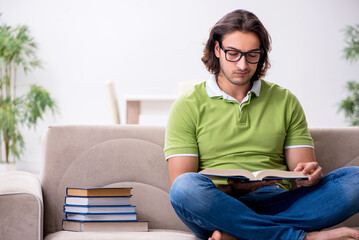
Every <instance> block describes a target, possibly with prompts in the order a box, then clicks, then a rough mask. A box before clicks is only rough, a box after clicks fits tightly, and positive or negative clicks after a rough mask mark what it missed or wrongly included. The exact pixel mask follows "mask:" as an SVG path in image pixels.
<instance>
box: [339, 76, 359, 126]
mask: <svg viewBox="0 0 359 240" xmlns="http://www.w3.org/2000/svg"><path fill="white" fill-rule="evenodd" d="M346 89H347V91H348V93H349V95H348V96H347V98H346V99H344V100H342V101H341V102H340V106H339V110H342V111H344V114H345V117H346V118H347V119H348V120H349V121H350V123H351V125H353V126H358V125H359V83H358V82H355V81H349V82H347V86H346Z"/></svg>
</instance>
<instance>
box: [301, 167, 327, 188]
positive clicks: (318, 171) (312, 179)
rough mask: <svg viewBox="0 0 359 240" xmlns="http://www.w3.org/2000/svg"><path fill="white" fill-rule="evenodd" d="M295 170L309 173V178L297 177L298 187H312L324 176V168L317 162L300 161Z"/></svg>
mask: <svg viewBox="0 0 359 240" xmlns="http://www.w3.org/2000/svg"><path fill="white" fill-rule="evenodd" d="M294 172H302V173H303V174H308V175H309V178H308V180H304V179H297V180H296V183H297V186H298V187H301V186H304V187H310V186H314V185H316V184H317V183H318V182H319V181H320V178H321V177H322V168H321V167H320V166H319V164H318V163H317V162H306V163H299V164H298V165H297V167H296V168H295V169H294Z"/></svg>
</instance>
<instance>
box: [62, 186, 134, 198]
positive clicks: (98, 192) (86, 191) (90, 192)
mask: <svg viewBox="0 0 359 240" xmlns="http://www.w3.org/2000/svg"><path fill="white" fill-rule="evenodd" d="M131 190H132V188H71V187H69V188H67V189H66V194H67V196H82V197H106V196H111V197H116V196H130V195H131Z"/></svg>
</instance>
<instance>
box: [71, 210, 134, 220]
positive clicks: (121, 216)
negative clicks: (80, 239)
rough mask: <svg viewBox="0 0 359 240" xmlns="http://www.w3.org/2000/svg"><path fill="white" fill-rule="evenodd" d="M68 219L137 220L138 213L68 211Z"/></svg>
mask: <svg viewBox="0 0 359 240" xmlns="http://www.w3.org/2000/svg"><path fill="white" fill-rule="evenodd" d="M65 217H66V220H73V221H83V222H87V221H137V213H135V212H134V213H66V214H65Z"/></svg>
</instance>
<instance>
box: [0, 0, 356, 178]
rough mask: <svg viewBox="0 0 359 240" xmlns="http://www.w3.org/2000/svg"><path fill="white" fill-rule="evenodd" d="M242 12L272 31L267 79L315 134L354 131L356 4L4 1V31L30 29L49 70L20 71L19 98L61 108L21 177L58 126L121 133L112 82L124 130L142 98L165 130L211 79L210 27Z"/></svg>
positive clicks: (35, 134)
mask: <svg viewBox="0 0 359 240" xmlns="http://www.w3.org/2000/svg"><path fill="white" fill-rule="evenodd" d="M239 8H242V9H246V10H249V11H252V12H253V13H255V14H256V15H257V16H258V17H259V18H260V19H261V21H262V22H263V24H264V26H265V27H266V28H267V30H268V31H269V33H270V35H271V37H272V52H271V53H270V59H271V64H272V67H271V69H270V70H269V72H268V73H267V76H266V77H265V80H267V81H270V82H274V83H277V84H278V85H280V86H283V87H285V88H288V89H290V90H291V91H292V92H293V93H294V94H295V95H296V96H297V97H298V99H299V100H300V102H301V103H302V106H303V108H304V111H305V113H306V116H307V120H308V124H309V127H345V126H348V125H350V123H348V121H347V120H346V119H345V117H344V113H343V112H338V109H339V103H340V101H341V100H342V99H344V98H345V97H346V94H347V92H346V89H345V86H346V82H347V81H351V80H359V67H358V66H359V64H358V63H355V62H353V63H350V62H348V61H346V60H345V59H344V53H343V49H344V47H345V32H344V29H345V28H346V27H347V26H349V25H355V24H359V1H357V0H290V1H281V0H226V1H219V0H196V1H192V0H182V1H168V0H167V1H166V0H121V1H119V0H62V1H58V0H0V12H1V13H2V16H1V20H2V22H6V23H7V24H9V25H18V24H20V25H27V26H28V27H29V31H30V32H31V35H32V36H33V38H34V40H35V42H36V43H37V44H38V50H37V56H38V58H39V59H40V60H41V61H42V62H43V67H42V68H41V69H36V70H34V71H32V72H30V73H28V74H25V73H24V71H19V72H18V76H17V78H18V80H17V84H18V90H19V91H20V92H21V91H25V90H26V88H28V85H29V84H31V83H36V84H39V85H41V86H43V87H44V88H45V89H47V90H48V91H49V92H50V93H51V96H52V97H53V98H54V99H56V101H57V105H58V107H59V114H58V115H56V116H53V115H51V114H46V115H45V117H44V119H43V120H42V121H40V122H39V124H38V125H37V127H36V129H28V128H27V127H22V128H21V131H22V132H23V134H24V141H25V143H26V149H25V151H24V154H22V156H21V158H20V161H18V166H17V168H18V169H19V170H26V171H32V172H38V171H40V165H41V164H40V158H41V156H40V155H41V154H40V145H41V144H40V143H41V137H42V134H43V133H44V132H45V130H46V128H47V127H48V126H49V125H54V124H113V120H112V117H111V114H112V112H111V107H110V103H109V99H108V92H107V90H106V82H107V81H108V80H111V81H112V83H113V86H114V88H113V92H114V94H115V95H116V97H117V100H118V105H119V112H120V118H121V123H126V117H127V111H126V109H127V105H126V101H129V100H131V99H132V100H136V99H140V98H142V99H145V100H146V99H147V103H143V105H142V106H141V108H142V110H141V114H140V117H139V124H150V125H151V124H153V125H165V122H166V117H167V114H168V111H169V108H170V106H171V101H173V100H174V99H175V98H176V96H178V94H179V93H180V92H181V86H182V85H181V84H182V83H183V82H200V81H206V80H207V79H208V78H209V73H208V72H207V70H206V69H205V67H204V65H203V64H202V62H201V57H202V53H203V47H204V43H205V42H206V40H207V38H208V34H209V31H210V28H211V27H212V26H213V25H214V24H215V23H216V22H217V21H218V20H219V19H220V18H221V17H222V16H224V15H225V14H226V13H228V12H230V11H233V10H235V9H239ZM156 102H157V105H156ZM155 105H156V106H155ZM145 115H147V118H146V116H145ZM156 115H157V116H156Z"/></svg>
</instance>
